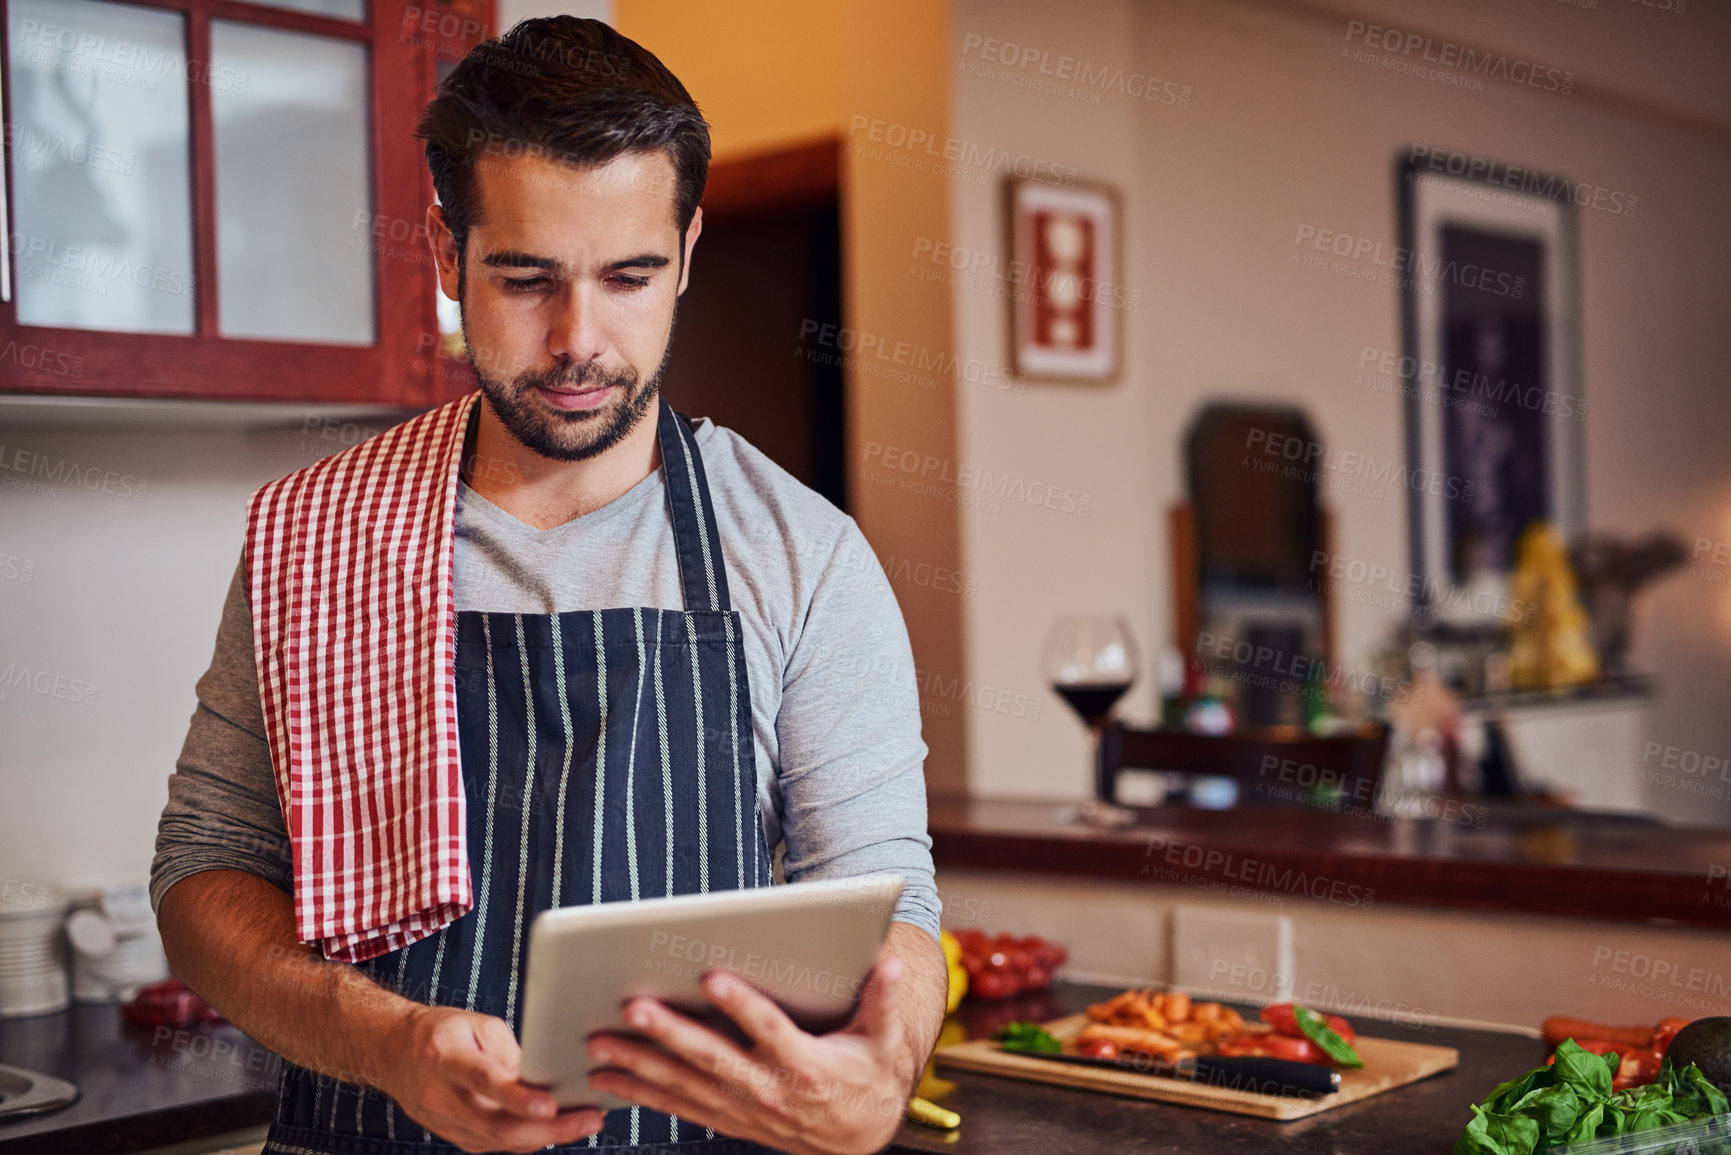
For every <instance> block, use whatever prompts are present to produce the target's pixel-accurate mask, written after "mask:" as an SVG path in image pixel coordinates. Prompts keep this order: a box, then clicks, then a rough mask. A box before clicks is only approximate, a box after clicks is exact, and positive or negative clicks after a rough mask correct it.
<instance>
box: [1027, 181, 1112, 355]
mask: <svg viewBox="0 0 1731 1155" xmlns="http://www.w3.org/2000/svg"><path fill="white" fill-rule="evenodd" d="M1008 201H1009V212H1008V218H1009V227H1010V238H1009V240H1010V269H1011V275H1010V281H1011V285H1010V293H1009V300H1010V365H1011V368H1012V369H1013V370H1014V371H1015V373H1016V375H1017V376H1019V377H1027V378H1033V379H1041V378H1045V379H1051V380H1069V381H1110V380H1112V379H1114V378H1116V377H1117V375H1118V368H1119V364H1120V360H1121V357H1122V346H1123V327H1124V311H1125V309H1126V308H1127V307H1128V305H1129V304H1130V302H1131V301H1132V298H1131V297H1130V296H1129V294H1127V293H1126V292H1125V290H1124V287H1123V285H1122V284H1121V280H1122V272H1121V269H1122V267H1123V264H1122V261H1121V260H1120V258H1119V246H1118V194H1117V192H1116V191H1115V190H1113V189H1111V188H1108V187H1106V186H1104V185H1094V184H1078V185H1073V186H1071V187H1068V188H1065V187H1060V186H1057V185H1052V184H1046V183H1042V182H1040V181H1034V180H1015V179H1012V180H1011V181H1010V182H1009V183H1008Z"/></svg>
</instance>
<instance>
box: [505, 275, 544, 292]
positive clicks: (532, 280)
mask: <svg viewBox="0 0 1731 1155" xmlns="http://www.w3.org/2000/svg"><path fill="white" fill-rule="evenodd" d="M504 284H505V291H506V292H507V293H532V292H534V291H536V290H537V289H542V288H545V287H546V285H547V278H546V277H506V278H505V279H504Z"/></svg>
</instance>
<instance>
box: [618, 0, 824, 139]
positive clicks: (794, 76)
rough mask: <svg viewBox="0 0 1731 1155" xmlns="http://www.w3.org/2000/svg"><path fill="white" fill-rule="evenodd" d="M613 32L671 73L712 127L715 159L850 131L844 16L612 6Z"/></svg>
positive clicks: (708, 6)
mask: <svg viewBox="0 0 1731 1155" xmlns="http://www.w3.org/2000/svg"><path fill="white" fill-rule="evenodd" d="M614 26H615V27H616V28H618V29H619V31H620V32H622V33H624V34H625V35H626V36H629V37H631V39H633V40H635V41H637V42H638V43H639V44H641V45H643V46H644V47H645V48H647V49H649V51H651V52H653V53H655V55H656V56H657V57H659V58H660V60H661V62H662V63H663V64H665V65H667V67H668V68H671V69H672V70H673V74H674V75H675V76H677V77H679V79H680V80H681V81H682V82H683V83H684V85H685V87H686V90H687V91H689V92H690V93H691V95H692V96H693V97H694V98H695V99H696V101H697V104H698V107H699V108H701V109H702V110H703V115H704V117H705V118H706V119H708V121H709V131H710V137H711V139H712V141H713V143H714V148H715V155H716V156H718V157H727V156H734V155H737V154H739V153H743V152H754V151H757V150H759V149H762V148H765V147H772V146H775V145H780V144H785V143H787V142H789V141H793V140H801V139H809V138H811V137H814V136H825V135H833V134H837V133H839V132H841V131H842V130H843V129H845V127H846V118H845V117H844V116H843V113H842V73H841V70H840V69H839V68H837V67H836V59H837V57H838V56H839V54H840V51H841V44H842V26H843V6H842V5H839V4H832V3H815V4H814V3H810V2H809V0H745V2H742V3H713V2H705V3H683V2H682V3H668V2H667V0H618V3H617V6H616V8H615V10H614Z"/></svg>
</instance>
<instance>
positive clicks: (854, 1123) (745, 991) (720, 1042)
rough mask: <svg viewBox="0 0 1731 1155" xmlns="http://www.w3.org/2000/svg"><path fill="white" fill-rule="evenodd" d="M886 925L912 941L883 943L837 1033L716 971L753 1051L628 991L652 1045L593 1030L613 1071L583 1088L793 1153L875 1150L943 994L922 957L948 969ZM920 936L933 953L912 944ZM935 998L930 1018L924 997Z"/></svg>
mask: <svg viewBox="0 0 1731 1155" xmlns="http://www.w3.org/2000/svg"><path fill="white" fill-rule="evenodd" d="M892 929H895V930H903V931H905V933H907V934H908V935H910V936H918V940H915V939H914V938H912V937H909V938H905V939H901V940H899V941H898V940H896V939H894V938H893V937H892V943H893V945H894V946H895V948H896V949H895V952H894V953H892V951H891V947H890V946H886V948H885V950H884V952H883V953H882V954H880V955H879V961H878V965H877V966H876V967H875V968H874V969H873V971H872V976H871V979H870V981H868V982H867V984H866V987H865V990H864V991H863V992H862V994H861V998H860V1007H859V1010H858V1012H857V1013H856V1014H855V1016H854V1019H853V1021H852V1022H851V1023H849V1024H848V1026H847V1027H845V1028H843V1029H842V1030H840V1031H836V1032H834V1033H832V1034H828V1035H823V1036H813V1035H808V1034H806V1033H805V1032H804V1031H802V1030H800V1029H799V1028H798V1027H797V1026H795V1025H794V1023H793V1021H792V1020H790V1019H789V1018H788V1017H787V1015H786V1014H784V1013H783V1012H782V1010H781V1008H779V1007H777V1006H776V1005H775V1004H774V1003H773V1002H771V1001H770V1000H769V999H768V998H766V997H765V996H763V995H762V994H760V993H758V992H757V991H756V990H754V989H752V988H751V987H750V986H749V985H747V984H746V983H745V981H744V980H742V979H739V978H736V977H735V976H732V975H729V974H726V973H725V972H714V973H711V974H709V975H707V976H705V978H704V982H703V991H704V995H705V997H706V998H708V999H709V1001H710V1002H712V1003H714V1004H715V1005H716V1006H717V1007H719V1008H720V1009H721V1010H722V1011H723V1012H725V1013H726V1014H727V1015H728V1017H729V1018H731V1019H733V1021H734V1022H736V1023H738V1024H739V1026H740V1028H741V1029H742V1030H743V1031H744V1032H745V1033H746V1035H747V1036H748V1037H749V1038H750V1039H751V1040H752V1042H753V1044H754V1045H753V1047H752V1048H751V1049H750V1050H749V1051H748V1050H744V1049H742V1048H741V1047H739V1046H738V1045H736V1044H735V1043H734V1042H733V1041H732V1040H730V1039H728V1038H725V1037H724V1036H722V1035H720V1034H718V1033H717V1032H715V1031H712V1030H710V1029H709V1028H708V1027H705V1026H703V1025H701V1024H699V1023H697V1022H694V1021H693V1020H691V1019H689V1018H686V1017H685V1016H683V1015H680V1014H677V1013H675V1012H674V1011H671V1010H669V1009H668V1008H667V1007H666V1006H664V1005H663V1004H661V1003H659V1002H657V1001H655V1000H653V999H633V1000H632V1001H631V1002H630V1003H629V1004H627V1005H626V1008H625V1021H626V1025H628V1026H630V1027H631V1028H633V1029H634V1030H636V1031H638V1032H640V1033H641V1034H643V1035H645V1036H647V1037H648V1038H649V1039H650V1040H652V1041H653V1044H658V1045H651V1044H646V1043H644V1042H641V1041H634V1040H632V1039H630V1038H626V1037H622V1036H619V1035H597V1036H596V1037H595V1038H594V1039H593V1040H591V1042H590V1047H589V1051H590V1055H591V1056H592V1057H593V1058H594V1059H595V1060H596V1061H597V1062H600V1063H603V1064H605V1065H606V1066H607V1067H608V1068H610V1069H608V1070H605V1071H596V1072H594V1073H592V1074H591V1075H590V1080H589V1083H590V1086H592V1087H594V1088H595V1089H596V1090H600V1091H608V1092H611V1093H612V1094H615V1095H618V1096H619V1097H620V1098H622V1099H629V1100H630V1101H632V1102H634V1103H641V1104H643V1105H644V1106H645V1107H649V1108H651V1109H652V1110H656V1111H665V1112H668V1113H669V1114H673V1115H678V1116H679V1117H680V1118H681V1119H685V1120H689V1121H691V1122H693V1123H696V1124H699V1125H701V1126H705V1127H713V1128H714V1129H715V1130H716V1131H718V1132H720V1133H721V1134H724V1135H728V1136H731V1137H734V1138H740V1139H751V1140H755V1141H757V1142H760V1143H765V1144H767V1145H769V1146H772V1147H775V1148H778V1149H780V1150H783V1151H787V1152H792V1153H794V1155H819V1153H822V1155H864V1153H865V1152H871V1151H877V1150H879V1149H880V1148H882V1147H883V1146H884V1145H885V1144H887V1143H888V1142H889V1141H890V1138H891V1136H893V1135H894V1134H895V1130H896V1127H897V1126H898V1125H899V1123H900V1122H901V1118H902V1112H903V1110H904V1109H905V1107H906V1105H907V1101H908V1096H909V1094H910V1093H911V1092H912V1088H913V1082H914V1078H915V1077H916V1076H917V1074H918V1072H919V1069H920V1067H921V1066H922V1065H923V1063H924V1060H925V1056H926V1053H927V1052H928V1051H929V1050H930V1048H931V1041H932V1038H933V1037H934V1036H935V1034H936V1030H937V1024H938V1021H939V1020H941V1019H942V1017H943V1002H944V1000H943V988H942V987H941V986H940V987H937V988H936V989H935V991H934V990H930V989H927V988H929V987H931V978H930V974H929V971H930V969H931V968H930V967H929V966H928V965H927V964H928V963H929V962H930V960H929V959H927V958H926V957H924V956H925V955H926V954H928V953H929V954H932V955H936V956H937V965H938V968H939V974H940V975H941V974H942V973H943V972H942V955H941V953H940V952H938V950H937V946H936V944H934V943H932V941H931V936H930V935H929V934H927V933H926V932H925V931H922V930H919V929H918V928H915V927H906V928H902V927H894V928H892ZM920 940H923V943H924V945H925V946H927V947H930V951H929V952H927V951H924V950H922V948H921V947H919V946H918V945H910V944H915V943H916V942H917V941H920ZM903 952H907V953H912V954H914V955H915V963H916V965H915V975H916V979H915V981H914V982H913V983H909V982H908V981H907V980H906V978H905V977H904V972H905V971H906V970H907V969H908V967H907V963H908V960H907V959H905V958H903V957H902V953H903ZM934 995H935V999H936V1012H937V1013H936V1015H933V1014H931V1013H930V1012H931V1010H932V1008H931V1007H928V1006H926V1005H925V1004H927V1003H929V1002H931V1001H932V999H933V997H934ZM927 1020H930V1023H929V1024H928V1023H927ZM928 1025H929V1030H928V1029H927V1028H928Z"/></svg>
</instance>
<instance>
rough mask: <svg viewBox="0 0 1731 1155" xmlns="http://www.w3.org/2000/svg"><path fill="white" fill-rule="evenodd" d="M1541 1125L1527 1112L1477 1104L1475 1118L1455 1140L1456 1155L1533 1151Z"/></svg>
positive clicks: (1525, 1154) (1527, 1153)
mask: <svg viewBox="0 0 1731 1155" xmlns="http://www.w3.org/2000/svg"><path fill="white" fill-rule="evenodd" d="M1538 1144H1539V1125H1538V1124H1537V1123H1535V1122H1533V1121H1532V1120H1531V1119H1529V1118H1527V1117H1526V1116H1524V1115H1501V1114H1498V1113H1497V1112H1495V1111H1487V1110H1485V1109H1484V1108H1483V1107H1480V1106H1477V1105H1476V1104H1475V1105H1474V1107H1473V1121H1472V1122H1471V1123H1468V1124H1467V1129H1466V1130H1465V1131H1463V1132H1461V1137H1460V1138H1459V1139H1456V1140H1455V1145H1454V1155H1533V1151H1534V1149H1535V1148H1537V1147H1538Z"/></svg>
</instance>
